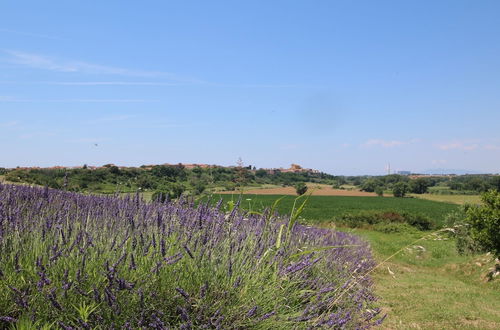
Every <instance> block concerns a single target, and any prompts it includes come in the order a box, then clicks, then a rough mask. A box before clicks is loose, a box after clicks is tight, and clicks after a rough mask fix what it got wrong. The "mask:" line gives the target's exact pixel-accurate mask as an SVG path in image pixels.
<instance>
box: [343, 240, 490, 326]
mask: <svg viewBox="0 0 500 330" xmlns="http://www.w3.org/2000/svg"><path fill="white" fill-rule="evenodd" d="M348 231H350V232H353V233H356V234H358V235H360V236H362V237H364V238H365V239H367V240H368V241H369V242H370V243H371V246H372V250H373V253H374V255H375V257H376V259H377V261H379V262H381V261H383V260H385V259H386V258H387V257H389V256H390V255H392V254H393V253H395V252H396V251H398V250H399V249H401V248H403V250H402V251H401V252H400V253H399V254H397V255H396V256H395V257H394V258H392V259H390V260H389V261H388V262H386V263H384V264H382V265H381V266H380V267H379V268H378V269H377V270H376V271H375V272H374V273H373V278H374V280H375V283H376V293H377V294H378V295H379V297H380V304H381V307H382V308H383V310H384V311H385V312H386V313H388V317H387V319H386V321H385V322H384V324H383V326H382V328H386V329H499V328H500V282H499V281H498V280H497V281H493V282H486V281H485V280H484V274H485V273H486V272H487V271H488V268H490V267H492V266H493V259H492V258H491V256H486V255H481V256H460V255H458V254H457V252H456V250H455V243H454V241H453V240H451V239H445V240H442V238H441V240H440V239H437V237H436V236H432V237H429V238H428V239H426V240H422V241H419V242H417V243H415V244H411V245H410V246H409V247H408V248H404V247H405V246H407V245H408V244H410V243H412V242H413V241H415V240H416V239H418V238H419V237H422V236H424V235H425V233H422V232H418V231H417V232H415V233H398V234H385V233H380V232H376V231H370V230H348ZM390 272H392V273H393V274H391V273H390Z"/></svg>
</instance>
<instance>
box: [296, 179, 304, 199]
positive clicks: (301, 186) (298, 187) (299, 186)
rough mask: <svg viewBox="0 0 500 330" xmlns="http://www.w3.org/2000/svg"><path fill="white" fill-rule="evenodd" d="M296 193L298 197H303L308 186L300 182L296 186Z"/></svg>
mask: <svg viewBox="0 0 500 330" xmlns="http://www.w3.org/2000/svg"><path fill="white" fill-rule="evenodd" d="M295 191H296V192H297V195H299V196H301V195H304V194H305V193H306V192H307V186H306V184H305V183H304V182H299V183H297V184H296V185H295Z"/></svg>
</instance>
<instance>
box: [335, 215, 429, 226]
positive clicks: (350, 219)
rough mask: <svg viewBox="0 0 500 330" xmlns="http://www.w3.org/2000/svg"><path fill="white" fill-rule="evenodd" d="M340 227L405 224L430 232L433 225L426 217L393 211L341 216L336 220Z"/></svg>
mask: <svg viewBox="0 0 500 330" xmlns="http://www.w3.org/2000/svg"><path fill="white" fill-rule="evenodd" d="M336 222H337V223H339V224H340V225H344V226H347V227H351V228H360V227H372V226H374V225H378V224H393V223H396V224H397V223H399V224H403V223H406V224H408V225H410V226H412V227H414V228H416V229H419V230H430V229H433V228H434V227H435V225H434V223H433V222H432V221H431V220H430V219H429V218H427V217H426V216H423V215H420V214H413V213H407V212H403V213H398V212H393V211H386V212H380V211H361V212H357V213H348V214H343V215H341V216H340V217H338V218H337V219H336Z"/></svg>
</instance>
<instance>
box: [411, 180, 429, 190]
mask: <svg viewBox="0 0 500 330" xmlns="http://www.w3.org/2000/svg"><path fill="white" fill-rule="evenodd" d="M430 186H431V182H430V181H429V180H428V179H426V178H418V179H416V180H412V181H410V190H411V192H412V193H414V194H425V193H426V192H427V190H428V189H429V187H430Z"/></svg>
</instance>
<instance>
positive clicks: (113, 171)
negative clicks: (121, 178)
mask: <svg viewBox="0 0 500 330" xmlns="http://www.w3.org/2000/svg"><path fill="white" fill-rule="evenodd" d="M109 173H111V174H116V175H119V174H120V169H119V168H118V167H116V166H110V167H109Z"/></svg>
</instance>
